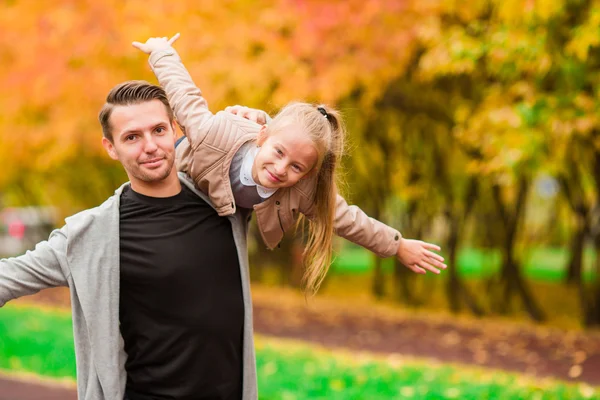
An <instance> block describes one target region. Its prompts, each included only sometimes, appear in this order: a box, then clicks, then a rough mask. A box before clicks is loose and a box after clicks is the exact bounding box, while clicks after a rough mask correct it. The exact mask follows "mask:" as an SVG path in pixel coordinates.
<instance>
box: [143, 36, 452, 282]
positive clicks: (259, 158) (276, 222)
mask: <svg viewBox="0 0 600 400" xmlns="http://www.w3.org/2000/svg"><path fill="white" fill-rule="evenodd" d="M178 38H179V34H177V35H175V36H174V37H173V38H171V39H170V40H167V38H166V37H164V38H150V39H148V40H147V41H146V43H139V42H134V43H133V45H134V47H136V48H138V49H140V50H142V51H143V52H145V53H147V54H150V58H149V62H150V66H151V67H152V70H153V72H154V74H155V75H156V77H157V79H158V81H159V83H160V84H161V86H162V87H163V88H164V89H165V91H166V93H167V96H168V97H169V102H170V104H171V107H172V108H173V111H174V113H175V116H176V118H177V121H178V122H179V124H180V125H181V126H182V127H183V130H184V132H185V135H186V137H187V139H188V140H187V141H186V140H184V141H183V142H181V143H180V144H179V145H178V147H177V167H178V169H179V170H181V171H184V172H187V173H188V175H189V176H190V177H191V178H192V179H193V180H194V183H195V184H196V186H197V187H198V188H199V189H200V190H201V191H203V192H204V193H206V194H207V195H208V196H209V197H210V199H211V201H212V202H213V206H214V207H215V209H216V210H217V212H218V213H219V215H222V216H226V215H232V214H234V213H235V212H236V206H237V207H244V208H250V209H254V212H255V213H256V217H257V223H258V228H259V230H260V233H261V236H262V238H263V240H264V242H265V244H266V245H267V247H268V248H270V249H273V248H274V247H276V246H277V244H279V242H280V241H281V239H282V238H283V235H284V233H285V232H286V231H287V230H288V229H290V228H291V227H292V226H293V225H294V224H295V223H296V222H297V221H298V218H299V217H300V216H301V215H304V216H306V217H307V218H308V220H309V234H308V243H307V245H306V249H305V251H304V262H305V273H304V277H303V280H304V283H305V287H306V289H307V290H308V291H309V292H310V293H314V292H316V291H317V290H318V288H319V285H320V283H321V282H322V280H323V278H324V276H325V274H326V272H327V270H328V268H329V264H330V262H331V255H332V235H333V233H334V232H335V233H336V234H337V235H339V236H341V237H344V238H346V239H348V240H350V241H352V242H354V243H356V244H358V245H361V246H363V247H365V248H367V249H369V250H371V251H372V252H374V253H375V254H377V255H379V256H380V257H390V256H393V255H396V256H397V257H398V259H399V260H400V262H402V264H404V265H406V266H407V267H408V268H410V269H412V270H413V271H414V272H416V273H422V274H424V273H425V271H426V270H429V271H432V272H435V273H439V269H444V268H446V265H444V264H443V258H442V257H441V256H440V255H438V254H436V253H434V252H433V251H432V250H437V251H439V250H440V249H439V247H438V246H436V245H433V244H430V243H425V242H422V241H418V240H408V239H403V238H402V236H401V235H400V233H399V232H398V231H396V230H395V229H393V228H390V227H388V226H387V225H385V224H383V223H381V222H379V221H377V220H375V219H372V218H369V217H368V216H367V215H366V214H365V213H364V212H363V211H362V210H360V209H359V208H358V207H356V206H349V205H348V204H347V203H346V201H345V200H344V199H343V198H342V197H341V196H339V195H338V194H337V190H336V185H335V177H336V169H337V167H338V165H339V162H340V158H341V155H342V151H343V147H344V137H345V131H344V127H343V126H342V123H341V120H340V118H339V115H338V113H337V112H335V111H334V110H332V109H330V108H327V107H325V106H323V105H319V106H315V105H312V104H307V103H292V104H289V105H287V106H285V107H284V108H283V109H282V110H281V111H280V112H279V114H277V116H275V117H274V118H273V120H272V121H271V122H270V123H269V124H268V125H262V126H261V125H259V124H257V123H255V122H253V121H250V120H248V119H244V118H242V117H240V116H237V115H235V114H234V113H231V112H218V113H217V114H213V113H211V112H210V111H209V109H208V105H207V103H206V100H205V99H204V97H203V96H202V93H201V91H200V89H198V88H197V87H196V85H195V84H194V82H193V81H192V78H191V77H190V75H189V74H188V72H187V70H186V69H185V67H184V66H183V64H182V63H181V60H180V58H179V55H178V54H177V52H176V51H175V49H174V48H173V47H172V44H173V43H174V42H175V41H176V40H177V39H178Z"/></svg>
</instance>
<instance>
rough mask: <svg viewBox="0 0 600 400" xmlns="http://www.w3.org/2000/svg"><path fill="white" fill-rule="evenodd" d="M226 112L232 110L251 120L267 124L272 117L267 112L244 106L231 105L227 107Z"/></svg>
mask: <svg viewBox="0 0 600 400" xmlns="http://www.w3.org/2000/svg"><path fill="white" fill-rule="evenodd" d="M225 112H230V113H232V114H235V115H237V116H239V117H242V118H246V119H249V120H250V121H254V122H256V123H257V124H259V125H264V124H266V123H267V121H268V120H269V119H270V118H269V115H268V114H267V113H266V112H264V111H262V110H257V109H255V108H248V107H244V106H229V107H227V108H225Z"/></svg>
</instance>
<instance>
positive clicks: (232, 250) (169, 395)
mask: <svg viewBox="0 0 600 400" xmlns="http://www.w3.org/2000/svg"><path fill="white" fill-rule="evenodd" d="M182 186H183V188H182V191H181V193H179V194H178V195H176V196H173V197H169V198H154V197H148V196H144V195H141V194H139V193H136V192H134V191H133V190H132V189H131V188H130V187H126V188H125V190H124V191H123V194H122V195H121V205H120V208H119V211H120V250H121V256H120V259H121V287H120V296H121V298H120V322H121V334H122V336H123V339H124V341H125V351H126V352H127V355H128V358H127V363H126V364H125V369H126V371H127V388H126V391H127V396H128V397H129V398H130V399H131V400H138V399H139V400H150V399H153V400H154V399H181V400H184V399H194V400H196V399H215V400H217V399H223V400H224V399H227V400H234V399H235V400H239V399H241V398H242V394H241V393H242V338H243V323H244V304H243V298H242V284H241V278H240V267H239V260H238V257H237V250H236V246H235V242H234V240H233V233H232V228H231V223H230V221H229V220H228V219H227V218H223V217H219V216H218V215H217V213H216V211H214V210H213V209H212V208H211V207H210V206H209V205H208V204H207V203H206V202H204V201H203V200H202V199H200V198H199V197H198V196H196V195H195V194H194V193H193V192H192V191H191V190H190V189H189V188H187V187H185V185H182Z"/></svg>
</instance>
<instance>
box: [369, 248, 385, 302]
mask: <svg viewBox="0 0 600 400" xmlns="http://www.w3.org/2000/svg"><path fill="white" fill-rule="evenodd" d="M374 258H375V265H374V266H375V268H374V269H373V286H372V292H373V296H375V298H377V299H381V298H383V296H384V295H385V287H384V283H385V282H384V277H383V269H382V268H381V258H379V257H377V256H374Z"/></svg>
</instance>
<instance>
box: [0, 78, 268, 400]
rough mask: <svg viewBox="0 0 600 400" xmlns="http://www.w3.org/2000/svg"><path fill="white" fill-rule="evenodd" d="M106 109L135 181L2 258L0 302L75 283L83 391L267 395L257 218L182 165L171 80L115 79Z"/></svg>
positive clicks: (113, 145)
mask: <svg viewBox="0 0 600 400" xmlns="http://www.w3.org/2000/svg"><path fill="white" fill-rule="evenodd" d="M99 118H100V123H101V125H102V130H103V134H104V137H103V139H102V144H103V145H104V147H105V148H106V150H107V152H108V154H109V155H110V157H112V158H113V159H115V160H119V161H120V162H121V164H122V165H123V167H124V168H125V171H126V172H127V176H128V177H129V181H130V182H129V183H127V184H125V185H123V186H122V187H121V188H119V189H118V190H117V191H116V192H115V194H114V195H113V196H112V197H110V198H109V199H108V200H107V201H105V202H104V203H103V204H102V205H100V206H99V207H96V208H93V209H90V210H86V211H83V212H81V213H79V214H76V215H74V216H72V217H69V218H67V219H66V224H65V226H64V227H62V228H61V229H59V230H55V231H54V232H52V234H51V235H50V238H49V239H48V241H45V242H42V243H39V244H38V245H37V246H36V248H35V250H33V251H30V252H27V253H26V254H25V255H22V256H20V257H16V258H9V259H5V260H0V306H2V305H4V304H5V303H6V302H7V301H9V300H11V299H13V298H17V297H20V296H24V295H28V294H32V293H35V292H37V291H39V290H41V289H44V288H48V287H55V286H68V287H69V289H70V293H71V304H72V312H73V329H74V337H75V351H76V360H77V385H78V395H79V398H80V399H119V400H120V399H123V398H124V397H125V398H128V399H130V400H138V399H140V400H146V399H231V400H233V399H255V398H257V389H256V366H255V356H254V346H253V336H252V308H251V300H250V289H249V276H248V261H247V249H246V231H247V217H248V215H247V214H245V212H244V210H240V211H239V212H238V213H236V214H235V215H233V216H231V217H227V218H222V217H219V216H218V215H217V213H216V211H215V210H214V209H213V208H212V207H211V205H210V203H209V200H208V199H207V198H206V196H205V195H203V194H202V193H200V192H198V191H197V190H196V189H195V188H194V185H193V182H191V181H190V180H189V178H187V176H185V175H183V174H180V175H178V174H177V171H176V169H175V168H174V167H173V165H174V158H175V150H174V144H175V138H176V134H175V122H174V118H173V113H172V111H171V107H170V106H169V103H168V101H167V97H166V95H165V92H164V91H163V89H162V88H160V87H158V86H155V85H151V84H148V83H146V82H140V81H131V82H126V83H123V84H120V85H117V86H116V87H115V88H113V89H112V90H111V92H110V93H109V95H108V97H107V102H106V104H105V105H104V107H103V109H102V111H101V112H100V116H99ZM240 283H241V284H240Z"/></svg>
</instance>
